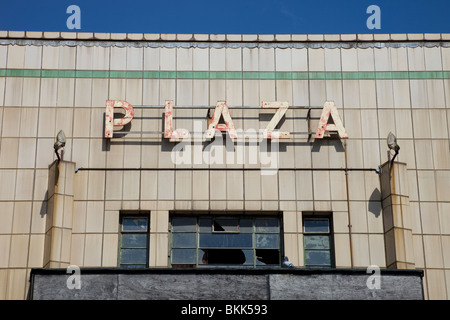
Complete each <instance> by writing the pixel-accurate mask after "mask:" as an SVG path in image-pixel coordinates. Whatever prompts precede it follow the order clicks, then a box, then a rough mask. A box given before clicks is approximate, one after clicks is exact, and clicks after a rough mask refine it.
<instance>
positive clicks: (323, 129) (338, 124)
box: [316, 101, 348, 139]
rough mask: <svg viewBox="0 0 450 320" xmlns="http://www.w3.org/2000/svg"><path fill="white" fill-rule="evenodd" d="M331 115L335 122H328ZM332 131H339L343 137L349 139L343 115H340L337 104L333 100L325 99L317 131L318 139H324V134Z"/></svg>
mask: <svg viewBox="0 0 450 320" xmlns="http://www.w3.org/2000/svg"><path fill="white" fill-rule="evenodd" d="M330 115H331V118H332V119H333V122H334V124H332V123H328V120H329V119H330ZM330 131H334V132H337V133H338V134H339V137H340V138H341V139H348V135H347V131H345V128H344V125H343V124H342V121H341V117H339V113H338V111H337V108H336V105H335V104H334V102H333V101H325V104H324V105H323V109H322V115H321V116H320V121H319V126H318V127H317V131H316V139H322V138H323V137H324V135H327V134H328V133H329V132H330Z"/></svg>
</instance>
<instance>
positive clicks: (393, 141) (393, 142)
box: [386, 132, 400, 166]
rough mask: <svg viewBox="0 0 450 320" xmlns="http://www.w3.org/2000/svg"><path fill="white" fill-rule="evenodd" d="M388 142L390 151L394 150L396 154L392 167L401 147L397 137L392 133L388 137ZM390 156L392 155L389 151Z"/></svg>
mask: <svg viewBox="0 0 450 320" xmlns="http://www.w3.org/2000/svg"><path fill="white" fill-rule="evenodd" d="M386 142H387V145H388V147H389V149H390V150H394V152H395V154H394V157H393V158H392V160H391V166H392V163H393V162H394V159H395V157H396V156H397V155H398V152H399V150H400V146H399V145H398V143H397V137H396V136H395V135H394V134H393V133H392V132H389V134H388V136H387V139H386ZM390 154H391V153H390V151H389V155H390Z"/></svg>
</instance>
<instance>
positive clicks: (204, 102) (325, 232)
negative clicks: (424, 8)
mask: <svg viewBox="0 0 450 320" xmlns="http://www.w3.org/2000/svg"><path fill="white" fill-rule="evenodd" d="M449 108H450V35H448V34H392V35H185V34H179V35H175V34H100V33H53V32H49V33H47V32H12V31H9V32H6V31H0V132H1V136H0V219H1V220H0V221H1V223H0V298H1V299H25V298H26V297H27V292H28V289H29V286H30V282H29V280H30V271H31V269H33V268H67V267H69V266H77V267H79V268H81V270H82V269H83V268H124V269H125V268H139V269H142V268H143V269H146V268H148V269H152V268H170V269H175V268H181V269H186V268H188V269H192V268H194V269H198V270H201V269H202V268H206V269H209V270H210V269H211V268H219V269H220V268H228V267H233V268H237V267H238V268H243V269H252V270H254V269H261V270H262V269H264V268H271V269H276V268H282V262H283V260H284V257H288V258H289V261H290V262H291V263H292V264H293V265H294V266H295V267H296V268H298V269H302V270H303V269H305V270H309V269H327V270H328V269H346V270H347V269H367V268H368V267H379V268H380V269H382V270H383V269H394V270H401V269H407V270H414V269H418V270H423V275H424V276H423V295H424V297H425V298H426V299H449V298H450V193H449V191H448V190H449V189H450V140H449V135H450V111H449ZM61 130H62V131H63V132H64V135H65V140H64V143H65V145H64V146H63V148H61V149H58V150H56V151H55V149H54V143H55V141H56V137H57V135H58V133H59V132H60V131H61ZM390 132H391V133H393V134H394V136H395V137H396V143H397V144H398V146H399V147H400V149H399V150H397V151H398V154H396V153H395V150H391V149H390V148H389V147H388V144H387V137H388V135H389V133H390ZM180 272H183V271H182V270H180Z"/></svg>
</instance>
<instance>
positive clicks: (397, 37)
mask: <svg viewBox="0 0 450 320" xmlns="http://www.w3.org/2000/svg"><path fill="white" fill-rule="evenodd" d="M0 38H2V39H8V38H10V39H18V38H20V39H46V40H50V39H53V40H62V39H64V40H80V39H83V40H115V41H189V42H196V41H198V42H209V41H216V42H217V41H221V42H273V41H276V42H306V41H307V42H324V41H332V42H336V41H343V42H352V41H358V42H379V41H402V42H405V41H441V40H443V41H446V40H449V39H450V34H448V33H426V34H416V33H412V34H406V33H398V34H325V35H323V34H159V33H92V32H41V31H33V32H30V31H27V32H25V31H0Z"/></svg>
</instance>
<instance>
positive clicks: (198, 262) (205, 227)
mask: <svg viewBox="0 0 450 320" xmlns="http://www.w3.org/2000/svg"><path fill="white" fill-rule="evenodd" d="M188 217H189V218H195V219H196V220H195V221H196V223H195V247H189V248H186V249H193V250H195V257H194V258H193V259H192V260H191V262H190V263H174V260H173V258H174V255H173V251H174V250H177V249H180V248H177V247H174V246H173V243H174V234H176V233H183V232H179V231H176V230H174V229H173V225H174V224H173V219H176V218H188ZM201 219H204V220H203V221H201ZM208 219H210V226H209V223H207V224H205V221H208ZM225 219H230V220H237V229H236V230H224V231H221V230H215V229H214V223H215V221H217V220H225ZM258 219H276V221H277V226H276V228H277V231H275V232H271V231H270V232H263V231H262V230H258V229H257V223H256V221H257V220H258ZM243 220H247V222H246V224H245V226H244V224H243V223H242V222H243ZM248 220H250V221H251V227H250V225H249V224H248ZM243 226H244V227H243ZM250 228H251V230H250ZM169 233H170V238H169V267H171V268H177V267H178V268H182V267H189V268H228V267H232V268H243V269H248V268H250V269H257V268H262V267H265V268H280V267H281V264H282V257H283V256H284V241H283V240H284V239H283V238H284V237H283V222H282V216H281V215H280V214H277V213H274V214H273V215H256V214H243V215H242V214H241V215H239V214H229V215H223V214H222V215H220V214H198V215H183V214H171V216H170V230H169ZM186 233H194V232H193V231H188V232H186ZM202 234H205V235H208V236H209V237H221V235H222V236H223V235H227V234H228V235H236V237H239V236H238V235H243V236H244V235H245V234H249V235H251V245H250V246H248V245H242V246H239V245H238V246H233V245H232V246H224V247H222V246H217V247H215V246H211V247H205V246H202V245H201V239H200V238H201V235H202ZM264 234H266V235H277V239H276V241H275V243H276V248H264V247H262V248H261V247H258V246H257V242H256V240H257V239H256V238H257V236H258V235H264ZM225 237H226V236H225ZM232 237H234V236H232ZM219 241H220V240H219ZM207 250H211V251H216V250H217V251H219V250H230V251H231V250H240V251H241V253H240V254H241V255H242V254H243V255H244V256H245V259H244V262H243V263H242V264H241V263H235V262H232V263H229V264H228V263H211V264H207V263H206V264H204V263H202V262H203V260H202V258H203V257H205V253H206V252H207ZM259 250H274V251H275V250H276V252H277V253H276V254H275V253H274V252H269V251H267V254H270V255H272V256H271V257H270V258H269V259H275V258H274V257H275V256H277V258H276V260H277V264H265V263H264V262H262V261H261V259H264V258H267V257H265V256H262V257H261V255H259V256H258V255H257V251H259ZM217 251H216V254H217ZM250 251H251V258H252V260H251V262H250V261H249V258H250V253H249V252H250ZM259 253H261V251H259ZM257 257H260V259H258V258H257ZM192 261H195V262H194V263H192ZM266 261H267V260H266ZM269 261H270V260H269ZM258 262H260V263H258Z"/></svg>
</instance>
